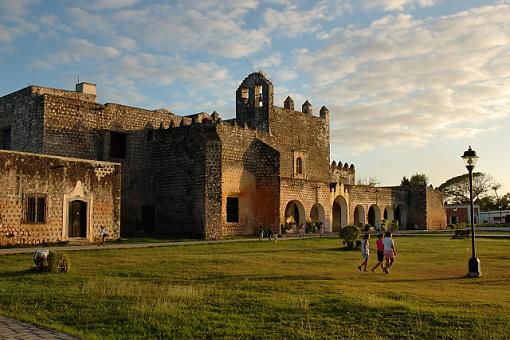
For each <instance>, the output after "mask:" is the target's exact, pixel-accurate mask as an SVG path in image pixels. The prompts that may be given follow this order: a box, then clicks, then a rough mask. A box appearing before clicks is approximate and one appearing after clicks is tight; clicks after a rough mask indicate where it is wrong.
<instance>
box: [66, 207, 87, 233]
mask: <svg viewBox="0 0 510 340" xmlns="http://www.w3.org/2000/svg"><path fill="white" fill-rule="evenodd" d="M67 235H68V236H69V237H82V238H86V237H87V202H84V201H81V200H74V201H71V202H69V224H68V232H67Z"/></svg>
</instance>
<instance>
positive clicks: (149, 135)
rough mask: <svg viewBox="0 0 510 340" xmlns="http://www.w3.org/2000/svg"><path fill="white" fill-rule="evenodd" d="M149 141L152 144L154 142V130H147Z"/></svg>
mask: <svg viewBox="0 0 510 340" xmlns="http://www.w3.org/2000/svg"><path fill="white" fill-rule="evenodd" d="M147 140H148V141H149V142H152V141H153V140H154V130H152V129H149V130H147Z"/></svg>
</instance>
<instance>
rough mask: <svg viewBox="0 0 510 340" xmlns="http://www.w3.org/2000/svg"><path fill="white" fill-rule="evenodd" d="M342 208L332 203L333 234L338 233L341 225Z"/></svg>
mask: <svg viewBox="0 0 510 340" xmlns="http://www.w3.org/2000/svg"><path fill="white" fill-rule="evenodd" d="M341 218H342V207H341V206H340V204H338V203H337V202H336V201H334V202H333V228H332V229H333V232H338V231H340V228H341V223H342V220H341Z"/></svg>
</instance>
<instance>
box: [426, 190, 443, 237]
mask: <svg viewBox="0 0 510 340" xmlns="http://www.w3.org/2000/svg"><path fill="white" fill-rule="evenodd" d="M426 200H427V229H428V230H434V229H445V228H446V226H447V225H448V222H447V219H446V211H445V208H444V197H443V193H442V192H440V191H437V190H434V189H432V188H430V187H427V197H426Z"/></svg>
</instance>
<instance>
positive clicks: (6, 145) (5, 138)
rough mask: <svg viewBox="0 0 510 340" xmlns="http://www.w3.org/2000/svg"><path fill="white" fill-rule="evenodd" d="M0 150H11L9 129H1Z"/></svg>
mask: <svg viewBox="0 0 510 340" xmlns="http://www.w3.org/2000/svg"><path fill="white" fill-rule="evenodd" d="M0 149H4V150H10V149H11V127H10V126H9V127H6V128H4V129H2V141H1V143H0Z"/></svg>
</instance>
